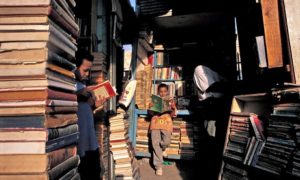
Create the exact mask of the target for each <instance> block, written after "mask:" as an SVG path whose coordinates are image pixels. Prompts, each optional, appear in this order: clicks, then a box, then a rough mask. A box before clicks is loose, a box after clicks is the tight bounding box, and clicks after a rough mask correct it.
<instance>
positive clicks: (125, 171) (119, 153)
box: [109, 110, 140, 179]
mask: <svg viewBox="0 0 300 180" xmlns="http://www.w3.org/2000/svg"><path fill="white" fill-rule="evenodd" d="M124 115H125V112H124V111H120V110H118V114H117V115H114V116H111V117H110V118H109V123H110V137H109V143H110V151H111V152H112V154H113V160H114V176H115V179H139V178H140V174H139V167H138V164H137V163H136V160H135V157H134V154H133V149H132V146H131V145H130V143H129V137H128V123H126V122H125V121H127V120H125V119H124V118H125V117H124Z"/></svg>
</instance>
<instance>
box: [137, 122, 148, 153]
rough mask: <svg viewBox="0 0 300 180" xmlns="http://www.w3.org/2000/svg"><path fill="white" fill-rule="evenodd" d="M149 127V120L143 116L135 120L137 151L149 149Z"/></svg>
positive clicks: (145, 151) (146, 151) (144, 151)
mask: <svg viewBox="0 0 300 180" xmlns="http://www.w3.org/2000/svg"><path fill="white" fill-rule="evenodd" d="M149 127H150V120H149V119H147V118H145V117H139V118H138V120H137V137H136V146H135V150H136V151H137V152H143V153H148V152H150V151H149V143H150V141H149V133H150V132H149Z"/></svg>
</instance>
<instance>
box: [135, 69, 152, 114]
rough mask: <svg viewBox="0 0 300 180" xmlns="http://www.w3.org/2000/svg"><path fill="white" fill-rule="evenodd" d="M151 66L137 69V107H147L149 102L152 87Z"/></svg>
mask: <svg viewBox="0 0 300 180" xmlns="http://www.w3.org/2000/svg"><path fill="white" fill-rule="evenodd" d="M152 71H153V69H152V66H151V65H147V66H145V67H144V70H139V71H137V73H136V81H137V82H136V92H135V101H136V105H137V106H138V108H139V109H148V107H149V103H150V102H151V91H149V90H151V88H152Z"/></svg>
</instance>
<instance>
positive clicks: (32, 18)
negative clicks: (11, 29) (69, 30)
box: [0, 15, 49, 24]
mask: <svg viewBox="0 0 300 180" xmlns="http://www.w3.org/2000/svg"><path fill="white" fill-rule="evenodd" d="M48 22H49V19H48V17H47V16H45V15H28V16H1V17H0V24H47V23H48Z"/></svg>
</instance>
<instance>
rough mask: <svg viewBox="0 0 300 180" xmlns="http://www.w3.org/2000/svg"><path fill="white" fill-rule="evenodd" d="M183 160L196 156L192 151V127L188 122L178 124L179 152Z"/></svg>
mask: <svg viewBox="0 0 300 180" xmlns="http://www.w3.org/2000/svg"><path fill="white" fill-rule="evenodd" d="M179 154H180V156H181V158H183V159H193V158H194V157H195V155H196V152H195V150H194V125H193V123H191V122H189V121H184V120H182V121H181V124H180V150H179Z"/></svg>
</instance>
